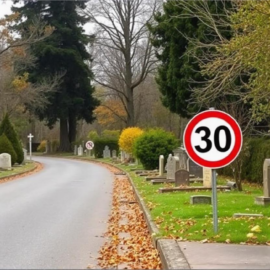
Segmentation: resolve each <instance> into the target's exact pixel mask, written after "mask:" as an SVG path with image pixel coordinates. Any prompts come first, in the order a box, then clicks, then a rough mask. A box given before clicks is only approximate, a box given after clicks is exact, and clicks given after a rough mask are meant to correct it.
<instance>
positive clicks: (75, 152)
mask: <svg viewBox="0 0 270 270" xmlns="http://www.w3.org/2000/svg"><path fill="white" fill-rule="evenodd" d="M77 154H78V146H77V145H74V155H75V156H77Z"/></svg>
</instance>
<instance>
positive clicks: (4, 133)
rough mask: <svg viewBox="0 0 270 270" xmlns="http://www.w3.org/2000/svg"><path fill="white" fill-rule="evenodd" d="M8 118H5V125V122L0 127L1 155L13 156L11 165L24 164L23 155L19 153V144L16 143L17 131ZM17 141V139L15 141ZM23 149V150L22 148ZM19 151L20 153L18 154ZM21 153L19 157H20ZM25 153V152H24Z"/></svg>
mask: <svg viewBox="0 0 270 270" xmlns="http://www.w3.org/2000/svg"><path fill="white" fill-rule="evenodd" d="M5 119H8V118H7V116H6V117H5V118H4V120H3V122H4V121H5V123H4V125H3V122H2V124H1V126H0V154H2V153H8V154H10V155H11V163H12V165H13V164H14V163H15V162H18V163H22V162H23V159H22V160H21V153H20V151H18V148H17V146H18V145H17V144H16V143H14V138H15V137H16V136H15V137H14V132H15V130H14V129H13V127H12V126H11V125H10V122H9V120H5ZM15 141H16V139H15ZM21 149H22V148H21ZM17 151H18V152H17ZM18 153H19V155H20V156H19V155H18ZM22 153H23V151H22ZM22 156H23V154H22Z"/></svg>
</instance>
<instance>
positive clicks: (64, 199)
mask: <svg viewBox="0 0 270 270" xmlns="http://www.w3.org/2000/svg"><path fill="white" fill-rule="evenodd" d="M34 159H35V160H37V161H39V162H41V163H43V164H44V169H43V170H42V171H40V172H39V173H36V174H33V175H30V176H27V177H24V178H21V179H18V180H14V181H10V182H6V183H3V184H0V268H1V269H3V268H5V269H18V268H19V269H22V268H24V269H25V268H27V269H41V268H42V269H84V268H86V267H87V265H88V264H93V263H94V262H95V261H94V258H95V257H96V256H97V254H98V250H99V248H100V247H101V245H102V244H103V242H104V241H105V239H104V238H103V237H102V235H103V233H104V232H105V231H106V228H107V224H106V222H107V220H108V216H109V213H110V210H111V197H112V196H111V193H112V182H113V181H112V180H113V175H112V173H110V172H109V171H108V170H107V169H105V168H103V167H101V166H99V165H95V164H91V163H87V162H81V161H75V160H67V159H58V158H43V157H34Z"/></svg>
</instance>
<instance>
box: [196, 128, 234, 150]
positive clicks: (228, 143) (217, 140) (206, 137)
mask: <svg viewBox="0 0 270 270" xmlns="http://www.w3.org/2000/svg"><path fill="white" fill-rule="evenodd" d="M222 130H223V131H224V132H225V136H226V140H225V146H224V147H221V145H220V131H222ZM201 131H204V133H205V134H204V136H202V137H201V140H202V141H205V143H206V147H205V148H201V147H200V146H199V145H196V146H195V148H196V150H197V151H198V152H200V153H206V152H208V151H210V150H211V149H212V146H213V145H212V141H211V140H210V139H209V137H210V135H211V131H210V129H209V128H208V127H205V126H201V127H198V128H197V129H196V130H195V133H198V134H200V133H201ZM231 143H232V136H231V132H230V130H229V129H228V128H227V127H226V126H219V127H217V129H216V130H215V131H214V145H215V147H216V149H217V150H218V151H219V152H226V151H228V150H229V149H230V147H231Z"/></svg>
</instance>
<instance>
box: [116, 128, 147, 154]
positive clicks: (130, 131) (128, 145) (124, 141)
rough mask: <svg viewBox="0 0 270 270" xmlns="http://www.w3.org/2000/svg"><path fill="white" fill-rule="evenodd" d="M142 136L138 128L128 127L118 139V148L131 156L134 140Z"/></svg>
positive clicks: (141, 131)
mask: <svg viewBox="0 0 270 270" xmlns="http://www.w3.org/2000/svg"><path fill="white" fill-rule="evenodd" d="M142 134H143V130H142V129H140V128H138V127H129V128H126V129H124V130H123V131H122V132H121V135H120V137H119V142H118V144H119V147H120V148H121V149H122V150H123V151H125V152H127V153H129V154H132V150H133V144H134V142H135V140H136V139H137V138H138V137H139V136H140V135H142Z"/></svg>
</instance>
